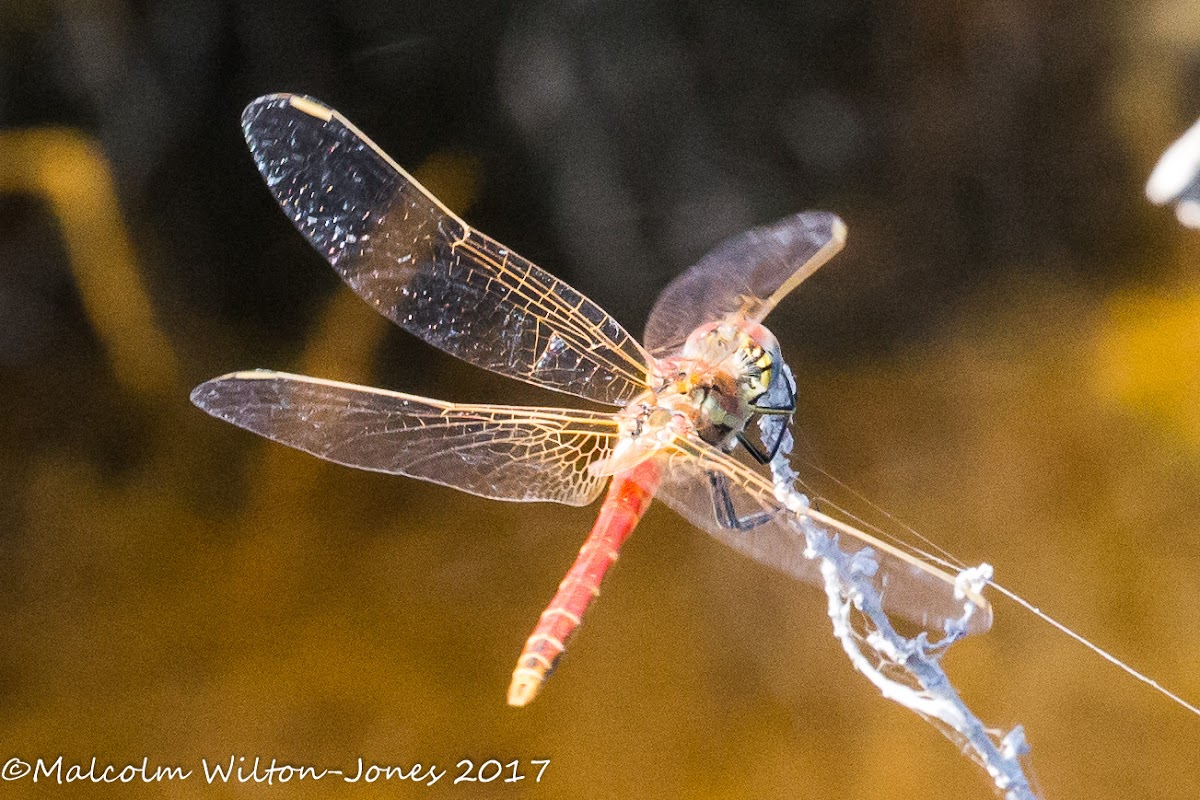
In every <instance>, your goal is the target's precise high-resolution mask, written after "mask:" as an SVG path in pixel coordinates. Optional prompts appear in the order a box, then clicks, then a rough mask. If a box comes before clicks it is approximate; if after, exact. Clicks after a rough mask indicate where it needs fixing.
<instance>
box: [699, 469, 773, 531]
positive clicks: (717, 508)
mask: <svg viewBox="0 0 1200 800" xmlns="http://www.w3.org/2000/svg"><path fill="white" fill-rule="evenodd" d="M708 484H709V486H710V487H711V488H712V499H713V511H714V512H715V513H716V515H717V523H718V524H719V525H720V526H721V527H722V528H730V529H733V530H739V531H749V530H753V529H754V528H757V527H758V526H759V525H762V524H764V523H766V522H770V521H771V519H772V517H774V515H773V514H770V513H768V512H766V511H759V512H758V513H755V514H747V515H746V516H744V517H739V516H738V514H737V511H736V510H734V507H733V499H732V498H731V497H730V496H729V485H728V484H727V483H726V479H725V476H724V475H722V474H721V473H719V472H710V473H708Z"/></svg>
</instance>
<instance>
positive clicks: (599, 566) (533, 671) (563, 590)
mask: <svg viewBox="0 0 1200 800" xmlns="http://www.w3.org/2000/svg"><path fill="white" fill-rule="evenodd" d="M658 482H659V473H658V465H657V464H656V463H654V461H653V460H652V459H647V460H646V461H643V462H642V463H641V464H638V465H637V466H636V467H634V468H633V469H631V470H629V471H628V472H622V473H619V474H617V475H614V476H613V479H612V483H611V484H610V485H609V487H608V494H607V495H606V496H605V498H604V505H602V506H601V507H600V515H599V516H598V517H597V518H596V524H595V525H593V526H592V532H591V533H590V534H588V537H587V539H586V540H584V543H583V546H582V547H581V548H579V555H578V556H576V558H575V563H574V564H573V565H572V566H571V569H570V571H568V572H567V576H566V577H565V578H563V580H562V583H560V584H559V585H558V592H557V593H555V595H554V599H553V600H551V601H550V605H549V606H547V607H546V610H545V611H543V612H542V616H541V617H540V618H539V620H538V625H537V627H536V628H535V629H534V631H533V635H532V636H530V637H529V639H528V640H527V641H526V642H525V649H524V650H523V651H522V652H521V657H520V658H519V659H517V668H516V669H514V670H513V676H512V683H511V684H509V687H508V704H509V705H511V706H523V705H526V704H528V703H529V702H530V701H532V700H533V698H535V697H537V693H538V691H539V690H540V689H541V688H542V684H543V683H545V681H546V679H547V678H548V677H550V673H551V672H553V671H554V667H555V665H556V664H557V663H558V659H559V657H560V656H561V655H562V653H563V650H565V649H566V646H567V640H568V639H570V637H571V634H572V633H574V631H575V629H576V628H577V627H579V623H580V622H581V621H582V619H583V612H584V611H586V610H587V607H588V604H590V603H591V602H592V599H593V598H595V597H596V595H598V594H600V582H601V581H602V580H604V573H606V572H607V571H608V568H609V567H611V566H612V564H613V562H614V561H616V560H617V555H618V553H619V552H620V549H621V545H622V544H624V543H625V540H626V539H627V538H629V534H630V533H632V532H633V529H634V527H635V526H636V525H637V523H638V520H639V519H641V517H642V515H643V514H645V513H646V509H647V508H649V507H650V501H651V499H653V497H654V492H655V490H657V489H658Z"/></svg>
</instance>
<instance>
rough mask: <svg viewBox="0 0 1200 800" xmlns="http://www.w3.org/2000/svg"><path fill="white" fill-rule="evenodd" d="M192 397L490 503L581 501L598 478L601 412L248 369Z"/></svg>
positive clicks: (312, 444)
mask: <svg viewBox="0 0 1200 800" xmlns="http://www.w3.org/2000/svg"><path fill="white" fill-rule="evenodd" d="M192 402H193V403H195V404H196V405H197V406H199V407H200V408H202V409H203V410H205V411H207V412H208V413H209V414H212V415H213V416H214V417H218V418H220V419H223V420H225V421H226V422H231V423H233V424H234V425H237V426H238V427H241V428H245V429H246V430H249V431H253V432H254V433H257V434H259V435H261V436H265V437H267V438H268V439H272V440H274V441H276V442H280V443H281V444H286V445H288V446H289V447H295V448H296V449H298V450H303V451H305V452H306V453H311V454H313V455H315V456H318V457H319V458H323V459H325V460H327V461H333V462H335V463H337V464H344V465H346V466H349V467H357V468H359V469H367V470H372V471H375V472H387V473H391V474H396V475H408V476H410V477H413V478H421V479H423V480H427V481H432V482H434V483H440V484H442V485H443V486H450V487H453V488H455V489H462V490H463V491H465V492H470V493H471V494H476V495H479V496H481V497H489V498H492V499H494V500H513V501H535V500H549V501H553V502H556V503H565V504H567V505H572V506H582V505H587V504H588V503H590V502H592V501H593V500H595V499H596V497H597V496H599V494H600V492H601V490H603V488H604V483H605V480H606V478H604V477H597V476H593V475H591V474H590V473H589V472H588V469H587V466H588V464H589V463H591V462H592V461H593V460H595V459H597V458H603V457H605V456H607V455H608V454H609V451H610V450H611V443H612V441H613V439H614V438H615V437H616V434H617V426H616V421H615V420H614V419H613V417H612V416H611V415H607V414H599V413H594V412H590V411H571V410H567V409H558V408H522V407H519V406H490V405H460V404H456V403H443V402H441V401H438V400H430V399H427V398H424V397H414V396H413V395H407V394H400V393H399V392H388V391H385V390H383V389H374V388H371V387H369V386H355V385H354V384H349V383H339V382H337V381H326V380H321V379H319V378H309V377H305V376H304V375H289V374H287V373H283V372H270V371H267V370H257V371H253V372H236V373H233V374H231V375H225V376H223V377H220V378H214V379H213V380H211V381H208V382H206V383H202V384H200V385H199V386H197V387H196V388H195V389H194V390H193V391H192Z"/></svg>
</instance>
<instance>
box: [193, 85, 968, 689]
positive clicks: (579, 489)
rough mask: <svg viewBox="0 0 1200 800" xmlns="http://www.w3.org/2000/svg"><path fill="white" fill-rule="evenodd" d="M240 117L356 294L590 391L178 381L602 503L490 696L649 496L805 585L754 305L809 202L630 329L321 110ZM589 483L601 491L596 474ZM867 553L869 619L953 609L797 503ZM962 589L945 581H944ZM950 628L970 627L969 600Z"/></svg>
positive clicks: (301, 439)
mask: <svg viewBox="0 0 1200 800" xmlns="http://www.w3.org/2000/svg"><path fill="white" fill-rule="evenodd" d="M242 125H243V131H244V134H245V137H246V140H247V143H248V144H249V147H250V150H251V152H252V154H253V156H254V160H255V162H256V164H257V165H258V168H259V171H260V172H261V173H262V176H263V178H264V179H265V181H266V184H267V186H268V187H269V189H270V190H271V192H272V193H273V194H274V196H275V199H276V200H277V201H278V202H279V205H280V207H281V208H282V209H283V211H284V212H285V213H286V215H287V216H288V217H289V218H290V219H291V220H292V222H293V223H294V225H295V226H296V228H297V229H298V230H299V231H300V232H301V233H302V234H303V235H304V236H305V238H307V239H308V241H309V242H310V243H311V244H312V246H313V247H314V248H316V249H317V251H319V252H320V253H321V254H322V255H323V256H324V257H325V258H326V260H328V262H329V263H330V265H332V267H333V268H334V270H336V271H337V273H338V274H339V275H340V276H341V277H342V279H343V280H344V281H345V282H346V283H347V284H348V285H349V286H350V288H352V289H353V290H354V291H355V292H356V293H357V294H358V295H359V296H360V297H361V298H362V299H363V300H365V301H366V302H367V303H369V304H370V305H371V306H373V307H374V308H375V309H376V310H377V311H379V312H380V313H381V314H383V315H384V316H386V317H387V318H389V319H390V320H392V321H393V322H395V323H396V324H397V325H399V326H400V327H402V328H404V329H405V330H407V331H409V332H410V333H412V334H415V335H416V336H418V337H420V338H421V339H424V340H425V341H426V342H428V343H429V344H431V345H434V346H435V347H438V348H440V349H441V350H443V351H445V352H447V353H449V354H451V355H453V356H456V357H458V358H460V359H462V360H464V361H467V362H469V363H471V364H474V365H476V366H479V367H483V368H484V369H488V370H491V371H493V372H496V373H499V374H501V375H505V376H508V377H511V378H515V379H518V380H521V381H526V382H528V383H531V384H534V385H537V386H540V387H543V388H545V389H549V390H553V391H556V392H562V393H566V394H570V395H574V396H576V397H578V398H582V399H583V400H585V401H589V402H591V403H594V404H597V405H599V406H603V407H604V408H603V409H595V410H587V409H574V408H554V407H525V406H513V405H489V404H466V403H451V402H444V401H441V400H435V399H430V398H425V397H418V396H415V395H410V394H404V393H401V392H395V391H389V390H385V389H380V388H374V387H370V386H358V385H353V384H348V383H342V382H338V381H333V380H324V379H321V378H314V377H307V376H304V375H294V374H288V373H284V372H274V371H269V370H252V371H243V372H235V373H231V374H228V375H224V376H222V377H218V378H214V379H213V380H210V381H207V382H205V383H203V384H201V385H199V386H198V387H196V389H195V390H194V391H193V392H192V396H191V397H192V401H193V402H194V403H195V404H196V405H197V406H198V407H200V408H201V409H203V410H204V411H206V412H208V413H209V414H212V415H213V416H215V417H218V418H220V419H223V420H225V421H227V422H230V423H232V424H234V425H237V426H239V427H241V428H245V429H247V430H249V431H252V432H254V433H257V434H259V435H261V436H264V437H266V438H268V439H271V440H273V441H275V442H279V443H282V444H285V445H288V446H290V447H293V448H296V449H299V450H302V451H305V452H307V453H310V454H312V455H315V456H317V457H319V458H322V459H325V460H327V461H331V462H334V463H337V464H342V465H345V466H349V467H355V468H358V469H364V470H373V471H376V472H383V473H390V474H397V475H405V476H409V477H413V478H419V479H423V480H426V481H431V482H433V483H437V484H441V485H444V486H449V487H453V488H455V489H459V490H462V491H465V492H469V493H471V494H474V495H478V496H481V497H487V498H492V499H496V500H507V501H515V502H531V501H549V502H556V503H563V504H566V505H570V506H584V505H588V504H591V503H592V502H594V501H595V500H596V499H597V498H599V497H600V495H601V494H604V501H603V503H602V505H601V506H600V511H599V514H598V516H597V518H596V521H595V524H594V526H593V527H592V530H591V532H590V533H589V534H588V535H587V537H586V538H585V539H584V542H583V545H582V547H581V548H580V549H579V552H578V555H577V557H576V559H575V561H574V563H573V564H572V566H571V567H570V569H569V570H568V571H567V573H566V576H565V577H564V578H563V580H562V582H561V583H560V584H559V586H558V589H557V591H556V593H555V594H554V596H553V598H552V599H551V600H550V603H549V604H548V605H547V606H546V608H545V610H544V611H543V612H542V614H541V616H540V617H539V619H538V622H537V624H536V626H535V629H534V631H533V634H532V635H531V636H530V637H529V638H528V639H527V640H526V642H525V646H524V649H523V651H522V652H521V654H520V656H519V658H518V661H517V666H516V668H515V669H514V671H513V676H512V680H511V683H510V686H509V690H508V696H507V699H508V702H509V704H511V705H514V706H524V705H526V704H528V703H529V702H530V701H532V700H533V699H534V698H535V697H536V696H537V695H538V693H539V691H540V689H541V687H542V686H543V684H544V683H545V681H546V679H547V678H548V677H549V675H550V674H551V672H552V671H553V670H554V669H555V667H556V666H557V664H558V662H559V659H560V657H561V656H562V654H563V652H564V651H565V649H566V646H567V642H568V640H569V639H570V638H571V636H572V634H573V633H574V632H575V631H576V629H577V628H578V627H579V626H580V624H581V621H582V618H583V614H584V612H585V611H586V610H587V609H588V607H589V605H590V604H591V602H592V601H593V599H594V598H595V597H596V596H597V595H598V594H599V591H600V585H601V582H602V580H603V578H604V576H605V574H606V572H607V571H608V570H609V568H610V567H611V566H612V565H613V563H614V562H615V561H616V560H617V556H618V554H619V552H620V548H621V546H622V544H623V543H624V542H625V540H626V539H627V538H628V537H629V535H630V534H631V533H632V531H633V529H634V527H635V526H636V525H637V524H638V522H639V520H640V519H641V517H642V516H643V514H645V512H646V511H647V509H648V507H649V505H650V504H651V502H652V500H653V499H654V498H657V499H658V500H660V501H662V502H664V503H665V504H666V505H667V506H669V507H670V508H672V509H673V510H674V511H676V512H677V513H678V514H679V515H681V516H682V517H683V518H684V519H685V520H687V521H688V522H690V523H691V524H692V525H694V526H695V527H697V528H699V529H701V530H703V531H705V532H707V533H708V534H711V535H712V536H713V537H715V538H716V539H718V540H720V541H722V542H724V543H725V544H727V545H730V546H731V547H732V548H733V549H734V550H737V551H740V552H741V553H743V554H745V555H747V556H749V557H750V558H752V559H754V560H756V561H758V562H761V563H763V564H765V565H768V566H770V567H773V568H775V569H777V570H780V571H782V572H783V573H785V574H787V575H790V576H792V577H794V578H796V579H798V580H800V581H803V582H808V583H813V584H817V585H821V583H822V578H821V575H820V572H819V568H818V566H817V564H816V563H815V562H814V561H812V560H810V559H809V558H806V557H805V553H804V551H805V540H804V536H803V535H800V534H798V532H797V528H796V526H795V524H794V523H795V518H796V514H795V512H794V511H790V510H788V508H786V507H785V504H784V503H782V502H781V501H780V500H779V499H777V496H776V495H777V493H776V487H775V484H774V483H773V481H772V479H771V477H770V476H769V474H766V472H767V471H766V470H765V469H763V468H762V467H761V466H759V465H761V464H765V463H767V462H769V461H770V460H771V459H772V458H773V457H774V455H775V450H776V449H777V448H778V447H779V441H780V438H781V437H780V435H778V434H776V435H772V436H768V435H767V432H768V431H769V430H772V429H774V430H777V431H780V430H783V426H780V425H776V426H774V428H772V426H769V425H759V426H758V428H757V430H759V431H760V433H759V434H755V430H756V427H755V422H759V423H761V422H762V421H763V420H764V419H780V418H783V419H785V420H790V418H791V415H792V414H793V412H794V410H795V408H796V386H795V382H794V380H793V379H792V377H791V374H790V371H789V370H788V369H787V367H786V364H785V362H784V361H783V358H782V355H781V353H780V348H779V343H778V341H777V339H776V338H775V336H774V335H773V334H772V333H771V332H770V331H769V330H768V329H767V328H765V327H764V326H763V324H762V323H763V319H764V318H765V317H766V316H767V314H768V313H769V312H770V311H771V310H772V309H773V308H774V307H775V306H776V305H777V304H778V303H779V301H780V300H781V299H782V298H783V297H784V296H786V295H787V294H789V293H790V292H791V291H792V290H793V289H795V288H796V286H798V285H799V284H800V283H801V282H802V281H803V280H805V279H806V278H807V277H808V276H810V275H811V274H812V273H813V272H814V271H816V270H817V269H818V268H819V267H820V266H822V265H823V264H824V263H826V262H827V261H828V260H829V259H830V258H831V257H832V256H833V255H835V254H836V253H837V252H839V251H840V250H841V249H842V247H843V245H844V243H845V239H846V226H845V225H844V224H843V223H842V221H841V220H840V219H839V218H838V217H837V216H836V215H834V214H832V213H828V212H820V211H810V212H805V213H801V214H797V215H794V216H792V217H789V218H787V219H784V220H783V221H781V222H778V223H776V224H774V225H769V226H765V227H760V228H755V229H753V230H750V231H748V232H746V233H743V234H740V235H738V236H735V237H733V238H731V239H729V240H727V241H726V242H724V243H723V244H721V245H719V246H718V247H717V248H716V249H715V250H713V251H712V252H711V253H710V254H708V255H707V256H705V257H704V258H703V259H701V260H700V261H699V262H698V263H696V264H695V265H694V266H692V267H691V268H690V269H688V270H687V271H686V272H684V273H682V274H681V275H680V276H679V277H677V278H676V279H675V280H674V281H673V282H672V283H671V284H670V285H669V286H667V288H666V289H665V290H664V291H663V292H662V294H661V296H660V297H659V298H658V299H657V301H656V303H655V305H654V307H653V310H652V311H651V313H650V317H649V320H648V322H647V325H646V329H645V336H644V338H643V341H642V342H640V343H639V342H638V341H637V340H636V339H634V338H633V337H632V336H630V335H629V334H628V333H627V332H626V331H625V329H624V328H622V327H621V325H620V324H619V323H618V322H617V321H616V320H615V319H613V317H611V316H610V315H609V314H607V313H605V312H604V311H603V310H601V309H600V307H599V306H597V305H596V304H595V303H593V302H592V301H591V300H589V299H588V298H587V297H585V296H583V295H582V294H580V293H579V292H577V291H576V290H575V289H573V288H571V287H570V286H568V285H567V284H566V283H564V282H563V281H561V280H559V279H557V278H555V277H554V276H552V275H551V274H549V273H548V272H545V271H543V270H542V269H541V268H539V267H538V266H536V265H535V264H533V263H532V262H530V261H528V260H527V259H525V258H522V257H521V256H520V255H518V254H517V253H515V252H513V251H512V250H511V249H509V248H507V247H505V246H504V245H502V244H500V243H499V242H497V241H496V240H494V239H492V238H489V237H488V236H486V235H484V234H483V233H481V232H479V231H477V230H475V229H474V228H472V227H471V226H470V225H468V224H467V223H466V222H464V221H463V220H462V219H461V218H460V217H459V216H458V215H456V214H455V213H454V212H452V211H451V210H450V209H448V208H446V207H445V206H444V205H443V204H442V203H441V202H440V201H438V200H437V199H436V198H435V197H434V196H433V195H432V194H430V193H429V192H428V191H426V190H425V189H424V187H422V186H421V185H420V184H418V183H417V181H415V180H414V179H413V178H412V176H411V175H409V174H408V173H407V172H405V170H404V169H402V168H401V167H400V166H399V165H398V164H396V163H395V162H394V161H393V160H392V159H391V158H389V157H388V156H387V155H386V154H385V153H384V152H383V150H381V149H380V148H379V147H378V146H376V145H375V144H374V143H373V142H372V141H371V140H370V139H368V138H367V137H366V136H365V135H363V134H362V133H361V132H360V131H359V130H358V129H357V128H355V127H354V125H352V124H351V123H350V122H349V121H348V120H346V119H345V118H344V117H343V116H342V115H340V114H339V113H337V112H336V111H334V110H333V109H331V108H329V107H328V106H326V105H324V104H322V103H320V102H318V101H316V100H313V99H311V98H308V97H303V96H299V95H270V96H266V97H262V98H259V99H258V100H256V101H255V102H253V103H251V104H250V105H249V106H248V107H247V108H246V110H245V112H244V114H243V116H242ZM606 487H607V488H606ZM805 513H806V514H807V515H808V516H809V517H810V518H811V519H812V520H814V521H815V522H818V523H820V524H822V525H824V526H826V527H827V528H830V529H832V530H834V531H836V532H838V534H839V535H840V536H841V543H842V546H843V548H844V549H849V550H852V551H858V550H862V549H865V548H870V549H871V551H872V552H873V554H874V558H875V561H876V563H877V564H878V570H877V572H876V575H875V577H874V581H875V582H876V583H877V585H878V588H879V590H880V592H881V594H882V597H883V601H884V607H885V609H886V610H887V611H888V613H889V614H893V615H895V616H897V617H898V618H900V619H902V620H905V621H908V622H911V623H915V624H917V625H920V626H923V627H924V628H925V629H928V630H932V631H943V630H944V629H945V626H946V625H947V623H949V622H950V621H952V620H956V619H959V618H960V617H961V616H962V613H963V599H962V596H961V594H960V595H958V596H956V594H955V588H956V587H955V576H954V575H952V574H950V573H949V572H947V571H945V570H943V569H942V568H941V567H939V566H938V565H937V564H935V563H931V561H930V560H929V559H926V558H922V557H920V556H919V555H917V554H915V553H914V552H911V551H910V550H909V549H905V548H904V547H902V546H901V544H898V543H895V542H892V541H885V540H884V539H882V538H879V537H877V536H874V535H872V534H869V533H867V532H865V531H862V530H859V529H858V528H856V527H854V526H853V525H852V524H849V523H847V522H845V521H842V520H840V519H837V518H835V517H832V516H829V515H826V514H824V513H823V512H822V511H819V510H818V509H817V508H816V507H815V506H814V507H812V508H810V509H808V510H807V511H806V512H805ZM960 591H961V589H960ZM969 599H970V601H971V602H973V603H974V604H975V607H976V610H975V613H974V614H972V615H969V620H970V621H969V629H968V632H979V631H983V630H986V629H987V628H988V627H990V625H991V609H990V606H989V605H988V603H987V601H986V600H985V599H984V598H983V597H981V596H978V595H977V594H975V595H973V596H970V597H969Z"/></svg>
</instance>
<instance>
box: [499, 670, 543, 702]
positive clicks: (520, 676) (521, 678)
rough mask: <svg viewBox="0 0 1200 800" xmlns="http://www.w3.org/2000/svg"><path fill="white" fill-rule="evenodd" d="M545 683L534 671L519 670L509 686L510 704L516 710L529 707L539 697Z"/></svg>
mask: <svg viewBox="0 0 1200 800" xmlns="http://www.w3.org/2000/svg"><path fill="white" fill-rule="evenodd" d="M543 681H544V679H543V677H542V675H541V674H539V673H537V672H535V671H534V670H529V669H522V668H518V669H517V670H516V671H515V672H513V677H512V683H510V684H509V685H508V704H509V705H510V706H514V707H515V708H522V707H524V706H527V705H529V704H530V703H532V702H533V699H534V698H535V697H537V696H538V692H539V691H540V690H541V688H542V683H543Z"/></svg>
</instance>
